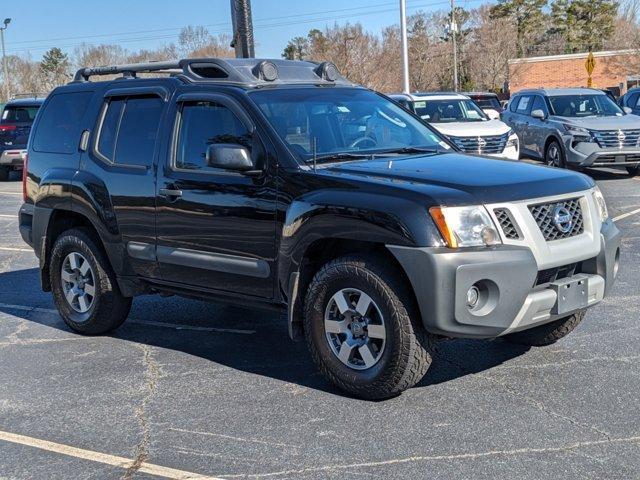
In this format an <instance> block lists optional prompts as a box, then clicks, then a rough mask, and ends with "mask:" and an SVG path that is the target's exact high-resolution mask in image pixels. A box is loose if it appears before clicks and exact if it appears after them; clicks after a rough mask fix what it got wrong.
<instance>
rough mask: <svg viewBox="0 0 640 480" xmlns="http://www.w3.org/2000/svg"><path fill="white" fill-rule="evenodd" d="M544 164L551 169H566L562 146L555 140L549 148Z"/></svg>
mask: <svg viewBox="0 0 640 480" xmlns="http://www.w3.org/2000/svg"><path fill="white" fill-rule="evenodd" d="M544 162H545V163H546V164H547V165H549V166H550V167H556V168H565V161H564V153H562V148H560V144H559V143H558V142H556V141H555V140H552V141H551V143H549V145H548V146H547V150H546V152H545V155H544Z"/></svg>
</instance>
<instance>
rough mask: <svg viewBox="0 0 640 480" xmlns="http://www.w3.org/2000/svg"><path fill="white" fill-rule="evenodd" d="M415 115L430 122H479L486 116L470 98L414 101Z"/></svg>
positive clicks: (485, 118)
mask: <svg viewBox="0 0 640 480" xmlns="http://www.w3.org/2000/svg"><path fill="white" fill-rule="evenodd" d="M413 105H414V108H415V112H416V115H418V116H419V117H420V118H422V119H423V120H428V121H429V122H430V123H445V122H481V121H484V120H487V116H486V115H485V113H484V112H483V111H482V109H481V108H480V107H478V105H477V104H476V103H475V102H474V101H472V100H458V99H450V100H427V101H422V102H415V103H414V104H413Z"/></svg>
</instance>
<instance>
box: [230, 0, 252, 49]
mask: <svg viewBox="0 0 640 480" xmlns="http://www.w3.org/2000/svg"><path fill="white" fill-rule="evenodd" d="M231 23H232V24H233V41H232V42H231V46H232V47H233V48H234V49H235V51H236V58H254V57H255V56H256V53H255V48H254V43H253V20H252V19H251V0H231Z"/></svg>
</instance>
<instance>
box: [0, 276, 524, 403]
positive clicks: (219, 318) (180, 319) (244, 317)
mask: <svg viewBox="0 0 640 480" xmlns="http://www.w3.org/2000/svg"><path fill="white" fill-rule="evenodd" d="M0 292H1V293H0V312H3V313H7V314H10V315H13V316H16V317H20V318H24V319H25V320H27V321H30V322H34V323H39V324H43V325H47V326H48V327H52V328H57V329H59V330H61V331H65V332H70V331H71V330H70V329H69V328H68V327H67V326H66V324H65V323H64V322H63V320H62V319H61V318H60V317H59V316H58V315H57V314H55V313H48V312H47V311H42V310H41V311H37V310H36V311H31V310H20V309H15V308H10V307H7V306H3V305H23V306H28V307H40V308H45V309H51V308H54V307H53V306H52V302H51V299H50V294H47V293H43V292H41V291H40V286H39V281H38V270H37V269H36V268H31V269H25V270H17V271H10V272H4V273H0ZM29 299H31V300H29ZM139 301H140V302H142V304H141V305H139V307H138V306H136V302H139ZM194 304H195V307H194V309H193V311H191V310H190V305H194ZM154 307H155V309H156V311H157V312H158V315H160V316H161V317H162V319H161V321H163V322H167V321H170V322H171V323H174V324H183V325H189V326H191V327H194V326H196V327H214V328H224V329H228V328H232V329H240V330H247V331H253V332H255V333H252V334H238V333H225V332H216V331H214V332H206V331H193V330H189V329H176V328H165V327H158V326H153V325H143V324H139V323H136V322H135V321H132V322H125V323H124V325H123V326H122V327H120V329H118V330H117V331H115V332H113V333H112V334H111V335H110V336H111V337H113V338H118V339H122V340H127V341H132V342H137V343H143V344H147V345H151V346H154V347H158V348H163V349H171V350H175V351H180V352H184V353H187V354H189V355H194V356H198V357H200V358H203V359H206V360H209V361H211V362H215V363H216V364H220V365H224V366H227V367H230V368H233V369H237V370H240V371H243V372H247V373H252V374H256V375H262V376H267V377H271V378H275V379H278V380H282V381H286V382H290V383H295V384H298V385H301V386H305V387H308V388H313V389H317V390H321V391H325V392H330V393H334V394H338V395H342V393H341V392H339V391H337V390H336V389H334V388H333V387H332V386H330V385H329V384H328V383H327V382H326V381H325V380H324V379H323V378H322V377H321V376H320V375H319V374H317V370H316V368H315V366H314V365H313V363H312V361H311V358H310V356H309V354H308V351H307V348H306V345H305V343H304V342H298V343H294V342H292V341H290V340H289V337H288V335H287V326H286V323H285V321H284V319H282V318H281V317H280V315H277V314H274V313H272V312H271V313H269V312H263V311H260V310H255V309H247V308H242V307H233V306H223V305H219V304H213V303H209V304H204V303H202V302H195V303H194V302H193V301H186V300H184V299H181V298H179V297H172V298H160V297H138V298H137V299H136V301H135V302H134V309H133V310H132V316H133V317H134V319H135V320H142V321H156V320H157V318H158V315H156V314H155V313H154ZM167 318H169V319H170V320H167ZM52 348H55V346H53V347H52ZM526 351H527V349H526V348H523V347H519V346H515V345H511V344H508V343H506V342H504V341H500V340H496V341H484V340H452V341H443V342H440V343H439V344H438V347H437V352H436V354H435V356H434V360H433V365H432V368H431V369H430V370H429V372H428V373H427V375H426V376H425V377H424V379H423V380H422V381H421V382H420V384H419V385H418V386H428V385H436V384H439V383H443V382H448V381H450V380H455V379H457V378H460V377H463V376H466V375H469V374H473V373H478V372H481V371H484V370H488V369H490V368H493V367H495V366H498V365H500V364H502V363H504V362H506V361H508V360H510V359H512V358H515V357H517V356H520V355H522V354H523V353H525V352H526Z"/></svg>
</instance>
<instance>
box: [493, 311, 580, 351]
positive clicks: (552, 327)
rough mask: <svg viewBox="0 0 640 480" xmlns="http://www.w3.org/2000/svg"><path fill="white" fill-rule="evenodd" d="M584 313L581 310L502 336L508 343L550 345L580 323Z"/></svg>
mask: <svg viewBox="0 0 640 480" xmlns="http://www.w3.org/2000/svg"><path fill="white" fill-rule="evenodd" d="M585 313H586V310H581V311H579V312H577V313H574V314H573V315H570V316H568V317H565V318H561V319H560V320H556V321H555V322H551V323H546V324H544V325H540V326H539V327H534V328H531V329H529V330H523V331H521V332H516V333H510V334H509V335H505V336H503V337H502V338H504V339H505V340H506V341H508V342H510V343H517V344H518V345H526V346H529V347H544V346H546V345H551V344H553V343H556V342H557V341H558V340H560V339H561V338H564V337H566V336H567V335H569V334H570V333H571V332H572V331H573V329H574V328H576V327H577V326H578V325H579V324H580V322H581V321H582V319H583V318H584V315H585Z"/></svg>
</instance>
